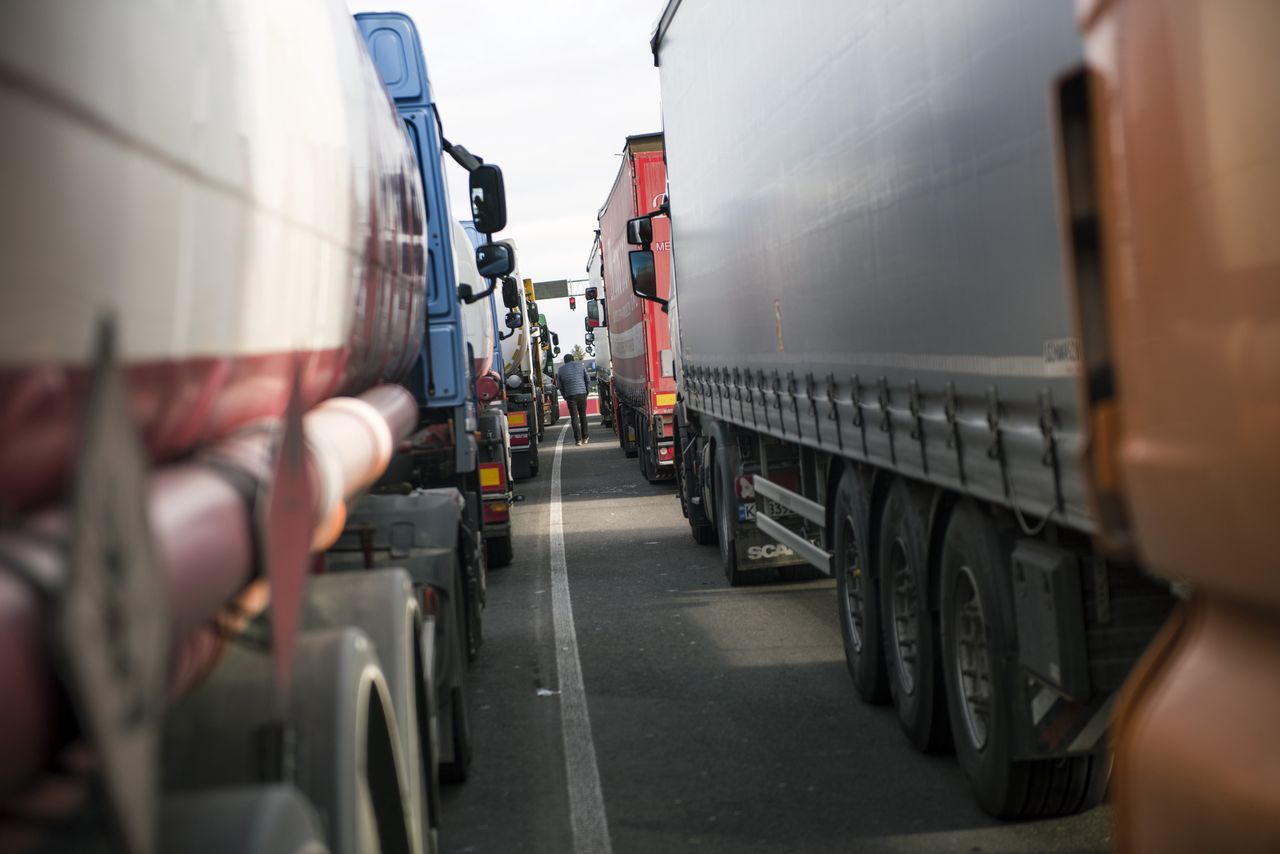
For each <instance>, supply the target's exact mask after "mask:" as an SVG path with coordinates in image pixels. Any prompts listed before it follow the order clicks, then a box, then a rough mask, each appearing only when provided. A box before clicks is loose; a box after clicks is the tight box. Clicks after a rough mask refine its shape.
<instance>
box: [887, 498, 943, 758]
mask: <svg viewBox="0 0 1280 854" xmlns="http://www.w3.org/2000/svg"><path fill="white" fill-rule="evenodd" d="M928 498H929V494H928V492H927V491H926V490H924V489H923V488H920V487H916V486H912V485H910V484H908V483H907V482H906V481H905V480H902V479H901V478H895V479H894V481H893V484H892V485H891V486H890V487H889V495H888V497H887V499H886V500H885V504H884V510H883V512H882V513H881V515H880V537H879V542H878V545H879V554H878V555H877V560H876V568H877V572H878V579H879V582H880V583H879V585H878V589H879V593H880V616H881V621H880V622H881V626H882V628H883V630H884V659H885V668H886V670H887V671H888V675H889V694H890V696H892V697H893V705H894V708H895V709H896V710H897V712H898V722H899V723H900V724H902V731H903V732H905V733H906V734H907V739H908V740H909V741H910V742H911V744H912V746H913V747H915V748H916V750H919V751H922V752H925V753H937V752H940V751H943V750H946V749H947V748H949V747H950V746H951V733H950V730H949V728H948V722H947V707H946V687H945V686H944V684H943V681H942V668H941V667H940V666H939V665H940V662H939V656H940V653H939V650H938V632H937V624H936V622H935V621H934V616H933V611H932V609H931V608H930V607H929V602H930V596H929V568H928V559H929V549H928V544H929V540H928V531H929V515H928V514H929V507H928Z"/></svg>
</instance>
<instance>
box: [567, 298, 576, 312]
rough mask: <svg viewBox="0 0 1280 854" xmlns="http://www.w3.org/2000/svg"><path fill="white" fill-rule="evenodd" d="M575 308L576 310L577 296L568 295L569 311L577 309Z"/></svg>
mask: <svg viewBox="0 0 1280 854" xmlns="http://www.w3.org/2000/svg"><path fill="white" fill-rule="evenodd" d="M577 310H578V298H577V297H569V311H577Z"/></svg>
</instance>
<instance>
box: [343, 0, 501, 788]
mask: <svg viewBox="0 0 1280 854" xmlns="http://www.w3.org/2000/svg"><path fill="white" fill-rule="evenodd" d="M355 22H356V28H357V30H358V31H359V33H360V35H361V36H362V38H363V39H364V42H365V45H366V46H367V48H368V52H369V55H370V56H371V57H372V59H373V63H374V66H375V67H376V68H377V71H378V74H379V76H380V77H381V78H382V82H383V83H384V85H385V86H386V88H387V93H388V94H389V95H390V96H391V98H392V100H393V102H394V104H395V107H396V111H397V113H398V114H399V116H400V118H401V119H402V120H403V122H404V126H405V134H406V139H407V141H408V143H409V144H410V146H411V147H412V149H413V151H414V154H415V155H416V157H417V162H418V171H419V176H418V177H419V178H420V181H421V185H422V197H423V201H424V207H425V210H426V254H427V259H426V265H425V268H426V269H425V277H424V281H423V282H422V291H421V294H422V299H423V301H424V303H425V306H426V324H427V327H426V330H425V334H424V335H423V343H422V346H421V347H420V349H419V351H418V353H417V356H416V362H415V365H414V368H413V370H412V371H411V372H410V374H409V377H408V378H407V379H406V380H405V381H404V385H405V387H406V388H407V389H408V390H409V391H410V392H411V393H412V394H413V396H414V398H415V399H416V400H417V403H418V425H417V429H416V430H415V431H414V433H413V434H412V437H411V440H410V443H409V444H408V446H406V447H404V448H401V449H397V452H396V453H395V454H394V456H393V458H392V460H391V464H390V465H389V466H388V469H387V472H386V474H384V476H383V477H382V479H381V480H379V482H378V483H377V484H375V485H374V486H373V487H372V488H371V490H370V493H369V494H367V495H365V496H364V497H362V498H361V499H360V500H359V501H358V502H357V503H356V504H355V505H354V506H353V507H352V508H350V510H349V515H348V519H347V526H346V528H345V529H344V531H343V534H342V536H341V537H340V538H339V540H338V542H337V543H335V544H334V546H333V547H332V548H331V549H330V550H329V551H328V552H327V553H326V555H325V561H326V568H327V569H328V570H330V571H335V572H342V571H362V570H370V569H378V568H385V567H398V568H403V569H405V570H406V571H407V572H408V574H409V577H410V579H411V581H412V582H413V584H414V588H415V591H416V592H417V593H419V594H420V597H421V602H422V603H423V610H424V613H426V614H427V615H428V616H430V617H433V618H434V627H435V628H434V632H433V637H434V643H433V648H434V650H435V652H434V659H435V660H434V662H433V665H432V667H431V670H432V671H433V676H432V679H431V681H432V683H433V687H434V700H435V705H436V708H438V710H439V730H440V749H439V752H438V754H437V755H435V756H434V757H433V759H432V761H433V762H434V763H436V764H438V767H439V771H440V778H441V779H447V780H463V779H465V778H466V776H467V772H468V767H469V765H470V760H471V753H472V747H471V736H470V731H471V727H470V722H469V717H470V716H469V712H468V708H467V701H466V690H465V685H466V678H467V670H468V665H469V663H470V661H471V660H472V659H473V658H474V657H475V656H476V654H477V653H478V650H479V647H480V638H481V612H482V608H483V604H484V598H485V575H486V567H487V560H486V548H485V539H484V537H485V530H484V519H485V513H484V506H483V503H482V501H483V499H482V481H481V463H480V459H479V449H480V441H479V436H480V435H481V434H480V431H479V423H478V411H479V398H478V391H477V383H476V379H477V378H476V377H475V376H474V372H475V370H476V368H475V360H473V358H472V355H473V353H472V350H473V348H474V345H473V344H469V343H468V340H467V333H468V331H469V330H474V328H475V326H474V319H475V315H476V314H477V312H476V310H475V309H476V308H477V304H478V303H479V300H482V299H488V298H489V296H490V294H487V293H484V292H483V287H482V286H481V284H480V283H481V281H482V280H481V279H480V276H479V268H478V263H477V259H478V258H479V255H478V254H477V248H475V247H473V246H472V245H471V244H470V241H468V239H467V237H466V236H465V234H464V232H463V231H462V229H461V228H460V227H459V226H458V225H457V223H456V221H455V217H454V216H453V215H452V214H451V212H450V208H449V199H448V192H447V187H446V184H445V173H444V157H445V155H446V154H449V155H450V156H451V157H453V159H455V160H457V161H458V162H459V163H460V165H462V166H463V168H465V169H466V170H467V171H468V173H469V180H470V191H471V192H470V195H471V198H472V205H473V211H472V214H473V216H474V217H475V218H476V219H477V220H479V221H481V222H482V224H483V225H484V226H485V227H487V228H488V229H489V230H490V231H498V230H500V229H501V228H502V227H503V226H504V225H505V221H506V204H505V193H504V191H503V189H502V184H501V170H498V169H497V168H496V167H494V166H492V165H490V164H483V163H482V161H480V160H479V159H478V158H475V157H473V156H472V155H471V154H470V153H469V152H467V151H466V150H465V149H463V148H462V147H461V146H451V145H450V144H449V143H448V142H447V141H446V140H445V138H444V133H443V129H442V124H441V122H440V118H439V116H438V113H437V110H436V107H435V102H434V98H433V95H432V90H431V84H430V81H429V79H428V77H427V66H426V61H425V59H424V57H423V53H422V44H421V40H420V39H419V37H418V32H417V29H416V28H415V26H414V24H413V21H412V20H411V19H410V18H409V17H408V16H407V15H404V14H401V13H397V12H378V13H362V14H358V15H356V16H355ZM481 176H483V177H481ZM499 251H500V254H501V255H502V257H508V256H510V253H509V252H508V250H507V249H506V248H501V249H500V250H499ZM510 257H513V256H510ZM506 271H509V266H508V268H507V269H506ZM464 303H465V305H464ZM481 305H483V306H484V307H485V308H486V309H487V305H488V304H487V303H483V304H481ZM468 306H470V308H468ZM489 323H490V321H489V320H488V319H487V318H486V319H485V322H484V327H485V328H484V331H485V333H486V334H485V336H484V338H483V340H484V343H483V345H482V347H483V352H484V353H487V352H488V349H487V348H488V347H489V346H490V343H489V340H488V334H487V333H488V329H487V326H488V324H489ZM481 361H482V362H483V360H481ZM432 776H433V775H431V774H428V775H427V778H428V779H430V778H432Z"/></svg>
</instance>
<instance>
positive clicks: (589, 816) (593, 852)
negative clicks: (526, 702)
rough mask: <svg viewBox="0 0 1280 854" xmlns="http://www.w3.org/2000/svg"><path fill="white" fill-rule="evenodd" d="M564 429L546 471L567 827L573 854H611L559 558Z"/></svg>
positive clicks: (561, 555) (575, 637) (565, 573)
mask: <svg viewBox="0 0 1280 854" xmlns="http://www.w3.org/2000/svg"><path fill="white" fill-rule="evenodd" d="M568 432H569V425H567V424H566V425H565V426H564V427H561V428H560V438H559V439H557V440H556V458H555V462H554V463H553V464H552V467H551V523H550V528H551V616H552V621H553V622H554V623H555V638H556V672H557V673H558V674H559V676H560V734H561V737H562V738H563V739H564V765H565V772H566V773H565V777H566V778H567V780H568V787H569V822H570V825H571V827H572V829H573V850H574V852H576V854H611V852H612V850H613V845H612V843H611V842H610V840H609V820H608V818H606V816H605V812H604V794H603V793H602V792H601V790H600V770H599V768H598V767H597V766H596V745H595V742H594V741H592V739H591V717H590V715H589V714H588V713H587V692H586V689H585V688H584V687H583V684H582V662H581V661H580V660H579V658H578V634H577V631H576V630H575V629H574V627H573V602H572V601H571V600H570V598H569V568H568V565H567V564H566V562H565V557H564V516H563V514H562V512H561V506H560V460H561V457H562V456H563V453H564V437H565V436H566V435H567V434H568Z"/></svg>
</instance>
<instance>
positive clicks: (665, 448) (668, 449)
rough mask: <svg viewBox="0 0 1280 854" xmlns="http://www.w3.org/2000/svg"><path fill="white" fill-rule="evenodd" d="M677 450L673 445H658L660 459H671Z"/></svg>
mask: <svg viewBox="0 0 1280 854" xmlns="http://www.w3.org/2000/svg"><path fill="white" fill-rule="evenodd" d="M675 450H676V449H675V448H673V447H672V446H670V445H660V446H658V459H659V460H669V459H671V458H672V457H674V456H675Z"/></svg>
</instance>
